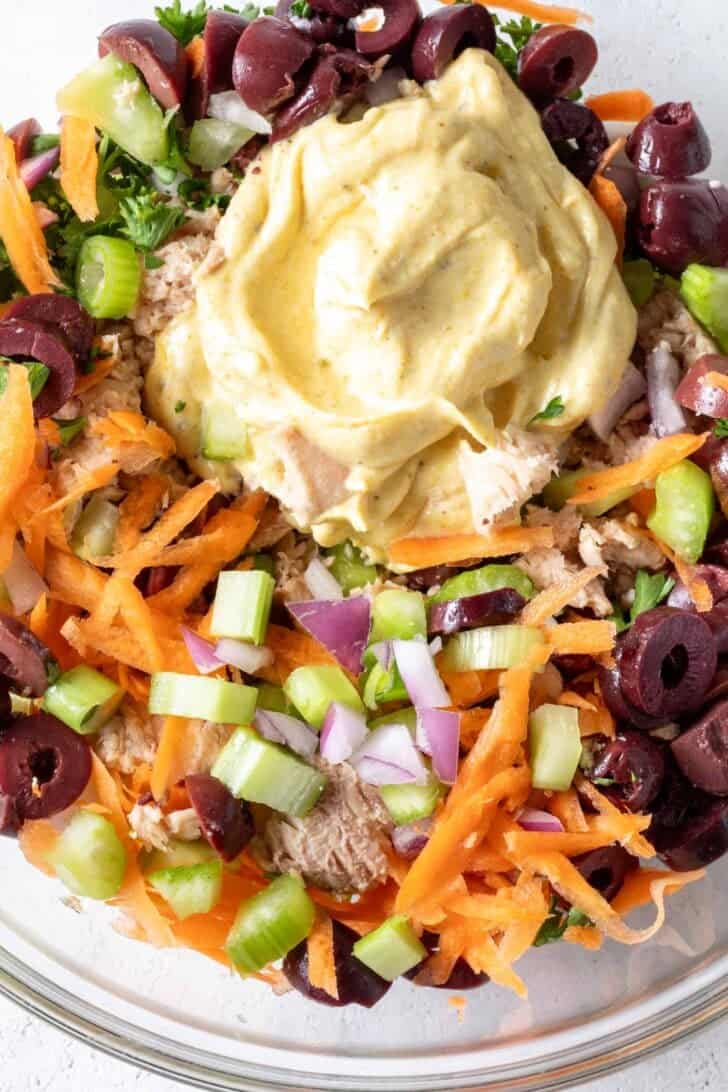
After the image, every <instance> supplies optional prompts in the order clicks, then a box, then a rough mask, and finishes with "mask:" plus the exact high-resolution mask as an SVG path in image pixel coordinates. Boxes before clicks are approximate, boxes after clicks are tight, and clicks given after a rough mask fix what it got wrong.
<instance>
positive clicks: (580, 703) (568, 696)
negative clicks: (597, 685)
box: [556, 690, 597, 712]
mask: <svg viewBox="0 0 728 1092" xmlns="http://www.w3.org/2000/svg"><path fill="white" fill-rule="evenodd" d="M556 704H557V705H570V706H571V707H572V708H573V709H581V710H586V711H587V712H596V709H597V707H596V705H595V704H594V702H593V701H589V699H588V698H585V697H584V696H583V694H577V693H576V691H575V690H564V691H563V693H562V694H560V695H559V698H558V701H557V703H556Z"/></svg>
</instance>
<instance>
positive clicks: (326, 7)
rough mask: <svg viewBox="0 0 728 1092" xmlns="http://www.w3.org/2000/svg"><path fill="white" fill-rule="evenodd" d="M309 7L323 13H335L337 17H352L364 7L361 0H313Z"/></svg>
mask: <svg viewBox="0 0 728 1092" xmlns="http://www.w3.org/2000/svg"><path fill="white" fill-rule="evenodd" d="M311 7H312V8H313V10H314V11H321V12H323V13H324V15H335V16H336V18H337V19H353V18H354V16H355V15H359V13H360V12H361V10H362V8H363V7H364V3H363V0H313V3H312V4H311Z"/></svg>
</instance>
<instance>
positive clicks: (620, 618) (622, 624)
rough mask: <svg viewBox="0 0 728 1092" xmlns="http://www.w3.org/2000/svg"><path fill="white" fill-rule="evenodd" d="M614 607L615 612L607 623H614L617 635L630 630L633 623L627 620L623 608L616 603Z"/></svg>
mask: <svg viewBox="0 0 728 1092" xmlns="http://www.w3.org/2000/svg"><path fill="white" fill-rule="evenodd" d="M613 606H614V611H613V612H612V614H610V615H609V617H608V618H607V621H608V622H614V625H615V627H616V629H617V633H624V631H625V630H626V629H629V627H630V624H631V623H630V622H629V621H628V620H627V619H626V618H625V616H624V611H623V610H622V608H621V607H619V606H617V604H616V603H614V604H613Z"/></svg>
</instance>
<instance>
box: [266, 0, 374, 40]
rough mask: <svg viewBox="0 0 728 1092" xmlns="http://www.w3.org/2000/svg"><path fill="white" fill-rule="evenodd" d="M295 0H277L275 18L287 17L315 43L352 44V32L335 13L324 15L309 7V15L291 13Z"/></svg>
mask: <svg viewBox="0 0 728 1092" xmlns="http://www.w3.org/2000/svg"><path fill="white" fill-rule="evenodd" d="M294 3H295V0H278V3H277V5H276V10H275V12H274V14H275V16H276V18H277V19H288V20H289V22H291V23H293V25H294V27H296V29H297V30H300V31H302V32H303V33H304V34H308V36H309V37H310V38H313V40H314V42H316V44H317V45H323V44H324V43H325V42H330V43H331V44H332V45H336V46H342V47H343V46H351V45H353V44H354V32H353V31H352V30H349V28H348V26H347V25H346V21H345V20H343V19H338V18H337V17H336V16H335V15H326V14H324V13H323V12H318V11H314V10H313V8H311V13H310V15H308V16H306V17H303V16H301V15H294V14H292V13H291V7H292V5H293V4H294Z"/></svg>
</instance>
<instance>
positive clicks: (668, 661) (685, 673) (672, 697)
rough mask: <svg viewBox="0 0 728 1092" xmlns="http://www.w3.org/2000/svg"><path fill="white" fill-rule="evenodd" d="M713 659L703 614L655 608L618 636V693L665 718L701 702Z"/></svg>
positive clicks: (712, 671)
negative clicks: (619, 642) (620, 639)
mask: <svg viewBox="0 0 728 1092" xmlns="http://www.w3.org/2000/svg"><path fill="white" fill-rule="evenodd" d="M717 663H718V653H717V651H716V647H715V641H714V639H713V633H712V631H711V628H710V626H709V625H708V623H707V622H706V621H705V620H704V619H703V618H702V616H701V615H698V614H693V613H691V612H689V611H680V610H674V609H673V608H672V607H657V608H655V610H649V611H645V612H644V614H640V616H639V617H638V618H637V620H636V621H635V622H634V624H633V625H632V627H631V629H630V630H629V631H628V632H627V633H626V634H625V636H624V637H623V638H622V641H621V652H620V661H619V668H620V683H621V687H622V692H623V694H624V696H625V698H626V699H627V701H628V702H630V703H631V704H632V705H634V706H635V707H636V708H637V709H638V710H640V711H641V712H643V713H647V714H648V716H653V717H661V718H663V719H665V720H669V719H670V718H671V717H674V716H681V715H682V714H684V713H688V712H690V711H691V710H692V709H698V708H699V707H700V705H701V704H702V702H703V701H704V699H705V695H706V694H707V692H708V688H709V686H710V684H711V682H712V681H713V676H714V675H715V669H716V666H717Z"/></svg>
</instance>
